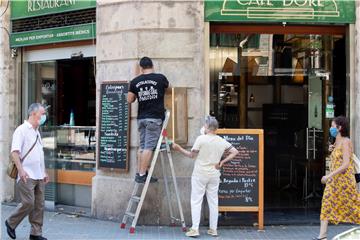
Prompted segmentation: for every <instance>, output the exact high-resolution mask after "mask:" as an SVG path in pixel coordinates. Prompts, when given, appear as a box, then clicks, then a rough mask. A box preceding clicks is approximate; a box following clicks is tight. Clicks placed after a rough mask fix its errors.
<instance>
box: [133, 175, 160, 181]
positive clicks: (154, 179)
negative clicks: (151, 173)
mask: <svg viewBox="0 0 360 240" xmlns="http://www.w3.org/2000/svg"><path fill="white" fill-rule="evenodd" d="M147 176H148V175H147V174H145V175H143V176H140V174H138V173H137V174H136V176H135V182H137V183H145V182H146V178H147ZM157 181H158V180H157V178H154V177H151V178H150V182H151V183H155V182H157Z"/></svg>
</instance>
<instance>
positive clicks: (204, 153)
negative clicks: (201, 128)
mask: <svg viewBox="0 0 360 240" xmlns="http://www.w3.org/2000/svg"><path fill="white" fill-rule="evenodd" d="M231 148H232V145H231V144H230V143H229V142H227V141H226V140H225V139H223V138H221V137H219V136H217V135H211V134H206V135H201V136H199V137H198V138H197V139H196V140H195V143H194V146H193V148H192V151H198V155H197V158H196V160H195V167H194V171H193V176H203V175H207V176H220V171H219V170H217V169H216V168H215V165H216V164H217V163H219V162H220V160H221V157H222V155H223V154H224V152H225V151H226V150H229V149H231Z"/></svg>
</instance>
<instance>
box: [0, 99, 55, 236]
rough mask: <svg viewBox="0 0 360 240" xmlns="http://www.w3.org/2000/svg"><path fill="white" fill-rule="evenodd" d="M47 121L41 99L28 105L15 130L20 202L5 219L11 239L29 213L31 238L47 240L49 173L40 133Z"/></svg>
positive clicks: (14, 149) (14, 146)
mask: <svg viewBox="0 0 360 240" xmlns="http://www.w3.org/2000/svg"><path fill="white" fill-rule="evenodd" d="M45 121H46V111H45V108H44V107H43V105H41V104H40V103H33V104H31V105H30V107H29V109H28V119H27V120H25V121H24V123H23V124H22V125H20V126H19V127H18V128H16V130H15V132H14V134H13V140H12V145H11V154H12V156H13V159H14V162H15V165H16V167H17V169H18V177H17V180H16V182H17V187H18V190H19V196H20V201H21V202H20V204H19V205H18V207H17V208H16V209H15V211H14V212H13V213H12V214H11V215H10V216H9V217H8V219H7V220H6V221H5V226H6V230H7V233H8V235H9V237H10V238H12V239H16V233H15V229H16V227H17V226H18V225H19V224H20V223H21V221H22V220H23V219H24V218H25V217H26V216H29V222H30V224H31V233H30V237H29V239H30V240H46V238H44V237H42V226H43V215H44V190H45V184H46V183H48V182H49V176H48V175H47V173H46V171H45V162H44V152H43V145H42V140H41V136H40V133H39V126H40V125H43V124H44V123H45ZM25 156H26V157H25Z"/></svg>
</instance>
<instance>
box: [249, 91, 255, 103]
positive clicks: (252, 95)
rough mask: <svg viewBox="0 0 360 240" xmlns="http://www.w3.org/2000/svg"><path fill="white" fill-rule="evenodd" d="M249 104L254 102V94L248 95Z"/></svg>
mask: <svg viewBox="0 0 360 240" xmlns="http://www.w3.org/2000/svg"><path fill="white" fill-rule="evenodd" d="M249 102H252V103H254V102H255V97H254V94H252V93H251V94H250V97H249Z"/></svg>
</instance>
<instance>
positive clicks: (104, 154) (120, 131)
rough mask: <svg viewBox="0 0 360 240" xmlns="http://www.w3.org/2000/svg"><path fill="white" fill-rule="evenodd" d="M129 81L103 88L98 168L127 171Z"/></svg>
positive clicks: (108, 84)
mask: <svg viewBox="0 0 360 240" xmlns="http://www.w3.org/2000/svg"><path fill="white" fill-rule="evenodd" d="M127 92H128V82H104V83H102V84H101V87H100V115H99V122H100V123H99V143H98V167H99V168H111V169H118V170H123V171H127V170H128V155H129V143H130V141H129V130H130V127H129V112H130V109H129V108H130V105H129V104H128V102H127Z"/></svg>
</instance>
